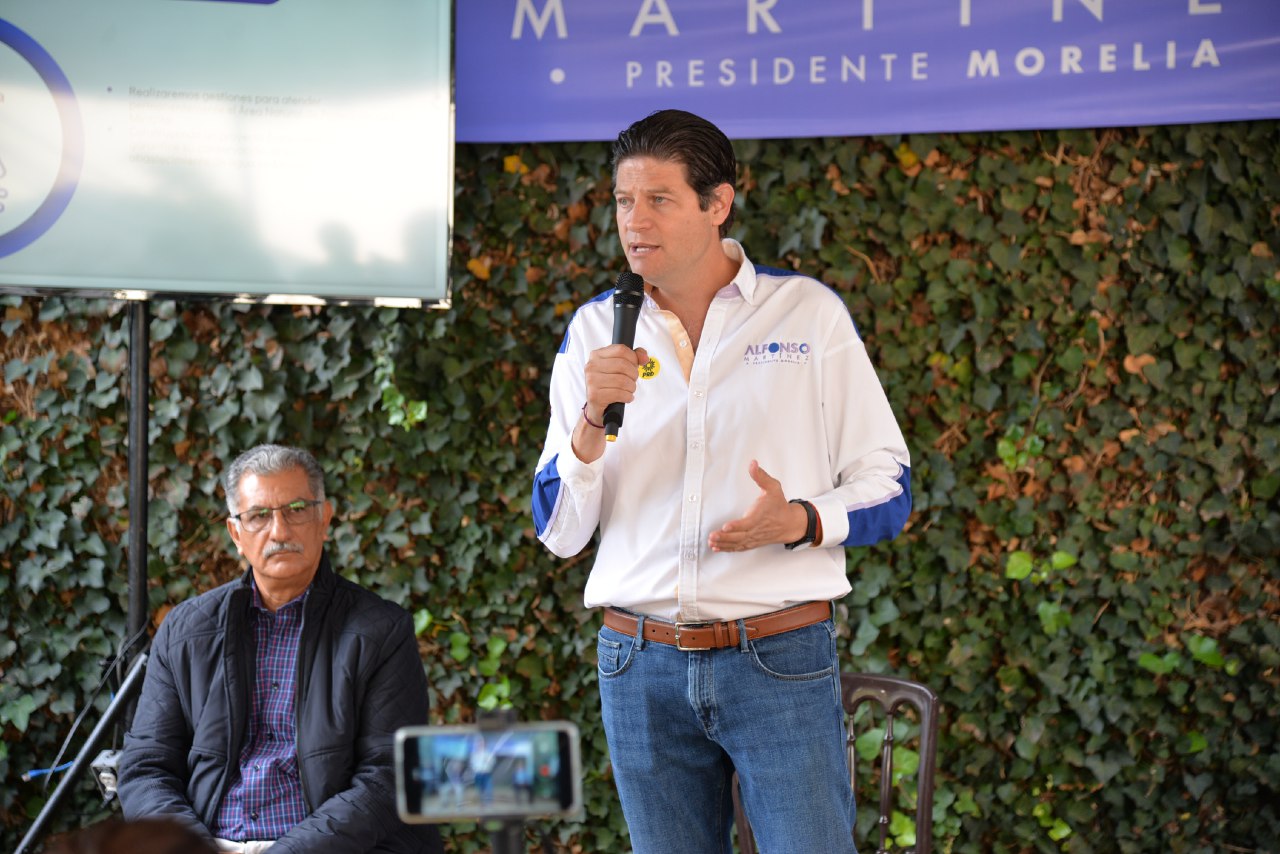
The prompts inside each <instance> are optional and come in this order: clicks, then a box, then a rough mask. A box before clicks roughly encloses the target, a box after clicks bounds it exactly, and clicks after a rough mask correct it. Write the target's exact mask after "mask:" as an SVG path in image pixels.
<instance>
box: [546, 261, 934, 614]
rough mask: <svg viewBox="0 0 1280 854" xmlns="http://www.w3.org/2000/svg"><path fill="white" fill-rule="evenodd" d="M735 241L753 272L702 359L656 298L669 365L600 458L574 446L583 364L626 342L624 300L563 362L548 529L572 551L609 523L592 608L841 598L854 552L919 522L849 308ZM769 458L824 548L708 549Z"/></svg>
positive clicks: (552, 438)
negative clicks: (812, 517) (754, 257)
mask: <svg viewBox="0 0 1280 854" xmlns="http://www.w3.org/2000/svg"><path fill="white" fill-rule="evenodd" d="M723 245H724V250H725V253H726V254H727V255H728V256H729V257H730V258H733V259H734V260H735V261H739V262H740V266H739V269H738V273H737V275H736V276H734V279H733V281H732V282H731V283H730V284H728V285H726V286H725V287H724V288H722V289H721V290H720V291H719V292H718V293H717V294H716V296H715V298H714V299H713V300H712V302H711V306H710V308H709V309H708V310H707V316H706V321H705V323H704V325H703V328H702V336H701V340H700V341H699V344H698V349H697V353H696V355H694V354H693V352H692V347H690V345H689V342H688V340H687V338H684V337H682V332H683V329H682V327H681V326H680V324H679V322H678V321H677V320H675V316H674V315H672V314H670V313H669V312H664V311H663V310H662V309H660V308H659V307H658V305H657V304H656V303H655V302H654V301H653V300H652V298H651V297H650V296H649V295H648V294H646V296H645V301H644V305H643V307H642V308H641V310H640V317H639V321H638V323H637V326H636V339H635V345H636V347H638V348H639V347H643V348H645V349H646V350H647V351H648V352H649V355H650V356H651V357H652V358H653V362H651V366H653V368H654V370H652V371H649V372H646V371H644V370H643V369H642V371H641V379H640V380H639V384H638V388H637V390H636V399H635V401H634V402H632V403H629V404H627V406H626V410H625V415H624V421H623V425H622V429H621V430H620V431H619V435H618V440H617V441H616V442H613V443H610V444H608V445H607V446H606V448H605V453H604V455H603V456H602V457H601V458H600V459H598V460H596V461H595V462H593V463H590V464H587V463H583V462H582V461H581V460H579V459H578V458H577V456H576V455H575V454H574V452H573V448H572V445H571V439H572V433H573V429H574V426H575V425H576V424H577V422H578V418H579V416H580V413H581V410H582V404H583V402H584V401H585V400H586V384H585V380H584V377H583V367H584V365H585V364H586V362H587V359H588V357H589V356H590V354H591V352H592V351H593V350H596V349H599V348H600V347H604V346H607V345H608V344H609V343H610V342H611V341H612V337H613V302H612V299H610V297H611V296H612V291H609V292H606V293H604V294H601V295H600V296H599V297H597V298H596V299H594V300H592V301H591V302H589V303H587V304H586V305H583V306H582V307H581V308H580V309H579V310H578V311H577V313H576V314H575V315H574V317H573V319H572V320H571V321H570V323H569V328H568V331H567V332H566V335H565V339H564V343H563V344H562V346H561V350H560V352H559V354H557V356H556V359H555V364H554V366H553V368H552V373H551V422H550V426H549V428H548V430H547V441H546V445H545V447H544V448H543V451H542V456H541V458H540V459H539V461H538V469H537V473H536V474H535V476H534V498H533V504H534V520H535V523H536V527H537V532H538V538H539V539H540V540H542V542H543V543H545V544H546V546H547V547H548V548H549V549H550V550H551V551H552V552H554V553H555V554H557V555H559V556H561V557H568V556H570V555H573V554H576V553H578V552H579V551H581V550H582V548H583V547H585V546H586V545H587V543H588V542H589V541H590V540H591V537H592V535H593V534H594V532H595V530H596V528H597V527H599V529H600V532H601V535H600V543H599V547H598V548H597V551H596V562H595V565H594V566H593V567H592V570H591V575H590V577H589V578H588V580H587V586H586V592H585V596H584V599H585V602H586V604H587V606H588V607H596V606H603V605H613V606H617V607H621V608H626V609H628V610H631V611H636V612H639V613H642V614H647V615H649V616H654V617H659V618H662V619H666V620H682V621H690V622H692V621H703V620H732V619H739V618H741V617H749V616H754V615H756V614H762V613H766V612H768V611H774V610H777V609H779V608H784V607H787V606H789V605H794V604H799V603H801V602H807V601H811V600H827V599H838V598H840V597H842V596H844V595H845V594H847V593H848V592H849V590H850V589H851V588H850V586H849V580H848V578H847V577H846V574H845V561H844V549H843V548H841V546H843V545H869V544H870V543H874V542H877V541H879V540H882V539H888V538H891V537H893V536H895V535H896V534H897V533H898V531H899V530H901V528H902V525H903V524H904V523H905V522H906V519H907V516H908V515H909V514H910V512H911V486H910V484H911V470H910V465H911V462H910V456H909V454H908V452H907V447H906V442H905V441H904V439H903V437H902V432H901V430H900V429H899V428H898V424H897V421H896V420H895V419H894V417H893V412H892V411H891V410H890V408H889V403H888V400H887V398H886V397H885V394H884V390H883V389H882V388H881V386H880V382H879V379H878V378H877V377H876V374H875V370H874V369H873V368H872V366H871V361H870V359H869V358H868V357H867V353H866V349H865V347H864V346H863V344H862V340H861V339H860V338H859V337H858V334H857V331H856V330H855V328H854V325H853V321H852V319H851V318H850V317H849V312H848V309H847V308H846V307H845V305H844V302H843V301H842V300H841V298H840V297H839V295H837V294H836V293H835V292H834V291H831V290H830V289H828V288H827V287H825V286H824V285H822V284H821V283H819V282H817V281H815V280H813V279H810V278H807V277H805V276H799V275H796V274H793V273H789V272H786V271H781V270H770V269H767V268H763V267H755V266H753V265H752V264H751V262H750V261H749V260H748V259H747V257H746V253H745V252H744V251H743V249H742V247H741V246H740V245H739V244H738V243H737V242H736V241H733V240H725V241H723ZM673 331H674V332H675V335H674V336H673ZM646 373H651V374H652V376H649V377H646ZM753 459H755V460H758V461H759V463H760V465H761V467H763V468H764V469H765V471H767V472H768V473H769V474H771V475H773V476H774V477H776V478H777V479H778V480H779V481H781V483H782V488H783V492H784V494H785V495H786V496H787V498H789V499H790V498H805V499H808V500H809V501H810V502H812V503H813V505H814V507H815V508H816V509H817V511H818V514H819V516H820V517H821V520H822V530H823V540H822V544H821V547H819V548H807V547H802V548H798V549H795V550H792V551H788V550H786V549H784V548H783V546H782V545H771V546H765V547H763V548H758V549H752V550H750V551H745V552H712V551H711V550H710V548H709V547H708V545H707V537H708V536H709V535H710V533H711V532H712V531H715V530H717V529H719V528H720V527H721V526H723V525H724V524H725V523H726V522H729V521H731V520H733V519H738V518H740V517H742V516H743V515H744V514H745V513H746V512H747V508H748V507H749V506H750V505H751V503H752V502H753V501H754V500H755V499H756V497H757V495H758V494H759V487H757V486H756V485H755V483H754V482H753V481H752V480H751V477H750V475H749V474H748V465H749V464H750V462H751V460H753Z"/></svg>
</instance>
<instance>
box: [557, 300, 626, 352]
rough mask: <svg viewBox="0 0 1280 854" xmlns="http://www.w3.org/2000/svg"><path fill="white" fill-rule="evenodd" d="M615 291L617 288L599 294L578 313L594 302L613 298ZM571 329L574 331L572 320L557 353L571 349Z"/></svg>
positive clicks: (580, 307)
mask: <svg viewBox="0 0 1280 854" xmlns="http://www.w3.org/2000/svg"><path fill="white" fill-rule="evenodd" d="M615 290H617V288H609V290H607V291H605V292H604V293H602V294H597V295H596V296H594V297H592V298H591V299H589V300H587V301H586V302H584V303H583V304H582V305H580V306H578V311H582V308H583V306H588V305H591V304H592V303H593V302H600V300H602V299H610V298H611V297H612V296H613V292H614V291H615ZM578 311H575V312H574V313H573V316H574V317H577V316H578ZM571 329H573V321H572V320H570V321H569V325H568V326H566V327H565V328H564V339H563V340H562V341H561V342H560V349H559V350H558V351H556V352H557V353H564V351H565V350H567V349H569V330H571Z"/></svg>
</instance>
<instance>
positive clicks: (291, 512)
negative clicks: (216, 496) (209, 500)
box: [230, 499, 324, 533]
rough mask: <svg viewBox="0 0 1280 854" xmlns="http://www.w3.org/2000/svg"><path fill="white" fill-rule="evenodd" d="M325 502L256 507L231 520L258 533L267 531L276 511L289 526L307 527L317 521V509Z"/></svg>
mask: <svg viewBox="0 0 1280 854" xmlns="http://www.w3.org/2000/svg"><path fill="white" fill-rule="evenodd" d="M323 503H324V502H323V501H319V500H314V501H303V500H301V499H299V500H297V501H290V502H289V503H288V504H282V505H280V506H279V507H254V508H253V509H252V510H246V511H244V512H243V513H236V514H235V515H234V516H231V517H230V518H232V519H235V520H236V522H238V523H239V525H240V527H241V528H243V529H244V530H246V531H249V532H250V533H257V532H258V531H262V530H265V529H266V528H267V527H268V526H269V525H270V524H271V520H272V518H273V517H274V516H275V514H276V511H277V510H279V511H280V515H281V516H283V517H284V521H285V523H286V524H288V525H306V524H308V523H310V522H314V521H315V520H316V512H315V508H316V507H317V506H319V505H321V504H323Z"/></svg>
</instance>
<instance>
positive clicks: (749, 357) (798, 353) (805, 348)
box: [742, 341, 810, 365]
mask: <svg viewBox="0 0 1280 854" xmlns="http://www.w3.org/2000/svg"><path fill="white" fill-rule="evenodd" d="M809 351H810V347H809V344H808V342H805V341H769V342H767V343H765V344H748V345H747V351H746V352H745V353H743V354H742V361H743V363H744V364H747V365H778V364H787V365H807V364H809Z"/></svg>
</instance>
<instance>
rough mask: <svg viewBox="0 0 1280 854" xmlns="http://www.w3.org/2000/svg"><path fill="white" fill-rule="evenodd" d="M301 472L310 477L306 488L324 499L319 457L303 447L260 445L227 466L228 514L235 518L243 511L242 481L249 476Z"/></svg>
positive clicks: (224, 478)
mask: <svg viewBox="0 0 1280 854" xmlns="http://www.w3.org/2000/svg"><path fill="white" fill-rule="evenodd" d="M292 469H302V470H303V471H304V472H306V475H307V486H309V487H310V488H311V494H312V495H313V496H315V497H316V498H317V499H318V500H320V501H323V500H324V469H322V468H320V464H319V463H318V462H316V458H315V457H313V456H311V454H309V453H307V452H306V451H304V450H302V449H301V448H290V447H288V446H285V445H258V446H257V447H253V448H250V449H249V450H247V451H245V452H244V453H243V454H241V455H240V456H238V457H236V458H235V461H234V462H233V463H231V465H229V466H227V471H226V474H225V475H223V478H222V486H223V489H224V490H225V492H226V493H227V512H228V513H230V514H231V515H232V516H234V515H235V514H237V513H239V512H240V509H241V508H240V480H241V479H242V478H243V477H244V476H245V475H246V474H250V473H252V474H256V475H258V477H262V476H263V475H268V474H279V473H280V472H282V471H290V470H292Z"/></svg>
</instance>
